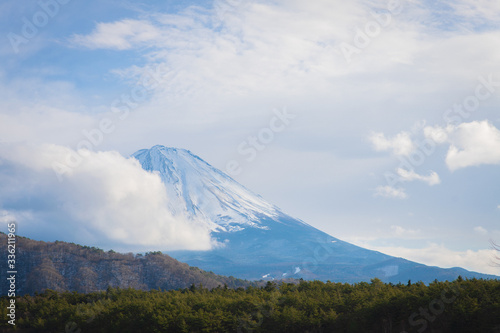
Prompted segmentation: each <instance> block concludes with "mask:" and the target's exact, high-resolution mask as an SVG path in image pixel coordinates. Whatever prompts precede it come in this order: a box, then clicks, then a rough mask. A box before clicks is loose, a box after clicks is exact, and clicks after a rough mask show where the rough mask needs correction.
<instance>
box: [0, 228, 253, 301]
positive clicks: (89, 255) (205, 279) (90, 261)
mask: <svg viewBox="0 0 500 333" xmlns="http://www.w3.org/2000/svg"><path fill="white" fill-rule="evenodd" d="M0 242H1V243H2V244H7V236H6V234H4V233H0ZM2 249H3V251H4V255H3V258H7V252H6V251H7V247H6V246H2ZM16 270H17V276H16V288H17V294H18V295H24V294H33V293H34V292H40V291H43V290H45V289H52V290H56V291H66V290H68V291H78V292H82V293H89V292H93V291H100V290H106V289H107V288H108V286H111V287H118V288H129V287H130V288H134V289H141V290H150V289H158V288H161V289H179V288H187V287H190V286H191V285H193V284H195V285H200V284H201V285H203V286H205V287H207V288H215V287H217V286H224V285H227V286H228V287H246V286H248V285H249V284H250V282H247V281H244V280H240V279H236V278H233V277H224V276H220V275H216V274H214V273H211V272H206V271H202V270H200V269H198V268H195V267H190V266H189V265H187V264H184V263H181V262H179V261H177V260H175V259H173V258H171V257H170V256H168V255H165V254H162V253H161V252H154V253H148V254H146V255H134V254H132V253H128V254H121V253H116V252H113V251H108V252H105V251H103V250H101V249H98V248H95V247H88V246H81V245H76V244H73V243H66V242H57V241H56V242H42V241H34V240H31V239H29V238H25V237H17V243H16ZM5 274H6V270H2V273H1V275H0V276H1V279H2V281H6V276H5ZM7 289H8V284H7V283H1V284H0V295H7Z"/></svg>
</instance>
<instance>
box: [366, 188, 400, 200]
mask: <svg viewBox="0 0 500 333" xmlns="http://www.w3.org/2000/svg"><path fill="white" fill-rule="evenodd" d="M374 196H376V197H385V198H395V199H406V198H408V195H407V194H406V192H405V190H404V189H402V188H395V187H391V186H379V187H377V188H376V189H375V194H374Z"/></svg>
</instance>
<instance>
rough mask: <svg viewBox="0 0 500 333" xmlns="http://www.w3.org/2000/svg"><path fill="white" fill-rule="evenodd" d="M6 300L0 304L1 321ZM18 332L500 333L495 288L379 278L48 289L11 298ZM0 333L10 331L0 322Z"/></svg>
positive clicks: (498, 289) (495, 284)
mask: <svg viewBox="0 0 500 333" xmlns="http://www.w3.org/2000/svg"><path fill="white" fill-rule="evenodd" d="M8 302H9V299H8V298H7V297H2V298H0V315H1V316H2V318H7V317H6V315H7V312H6V308H7V306H8ZM16 316H17V318H16V329H17V330H19V331H22V332H74V333H76V332H189V333H191V332H238V333H239V332H280V333H281V332H290V333H294V332H300V333H303V332H347V333H348V332H363V333H369V332H374V333H375V332H377V333H378V332H386V333H392V332H397V333H413V332H419V333H422V332H454V333H461V332H464V333H465V332H467V333H471V332H472V333H474V332H481V333H489V332H491V333H494V332H500V281H499V280H478V279H462V278H458V279H457V280H455V281H453V282H448V281H446V282H438V281H435V282H433V283H430V284H429V285H425V284H424V283H421V282H417V283H412V282H411V281H408V283H405V284H401V283H400V284H396V285H395V284H385V283H383V282H381V281H380V280H378V279H373V280H372V281H371V282H370V283H367V282H361V283H356V284H348V283H334V282H330V281H328V282H321V281H299V282H298V283H274V282H268V283H267V284H266V285H264V286H261V287H257V286H249V287H246V288H243V287H239V288H229V287H227V286H219V287H216V288H212V289H208V288H205V287H203V286H202V285H198V286H196V285H194V284H193V285H192V286H191V287H190V288H184V289H178V290H169V291H165V290H160V289H155V290H150V291H145V290H136V289H131V288H129V289H120V288H112V287H109V288H108V289H107V290H106V291H101V292H92V293H78V292H57V291H53V290H46V291H44V292H43V293H36V294H35V295H25V296H21V297H17V299H16ZM0 330H2V331H4V332H10V331H14V329H13V328H12V327H10V325H8V324H7V321H6V320H3V321H2V324H1V326H0Z"/></svg>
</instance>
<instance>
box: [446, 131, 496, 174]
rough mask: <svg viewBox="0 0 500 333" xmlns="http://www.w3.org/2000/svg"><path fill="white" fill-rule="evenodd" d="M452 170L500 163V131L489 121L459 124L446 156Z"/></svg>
mask: <svg viewBox="0 0 500 333" xmlns="http://www.w3.org/2000/svg"><path fill="white" fill-rule="evenodd" d="M446 164H447V165H448V167H449V168H450V170H457V169H460V168H466V167H469V166H478V165H482V164H500V131H499V130H498V129H497V128H496V127H495V126H493V125H492V124H491V123H490V122H489V121H481V122H479V121H474V122H470V123H462V124H460V125H458V126H457V127H456V129H455V131H454V133H453V134H452V138H451V146H450V149H449V150H448V154H447V156H446Z"/></svg>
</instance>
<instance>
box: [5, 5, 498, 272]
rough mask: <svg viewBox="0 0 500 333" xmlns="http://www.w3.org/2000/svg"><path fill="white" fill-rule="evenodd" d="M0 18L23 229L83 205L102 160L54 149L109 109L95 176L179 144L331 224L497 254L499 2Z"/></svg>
mask: <svg viewBox="0 0 500 333" xmlns="http://www.w3.org/2000/svg"><path fill="white" fill-rule="evenodd" d="M43 8H45V11H44V9H43ZM47 12H48V13H47ZM0 17H1V19H0V37H1V38H3V40H4V42H3V43H1V44H0V45H1V46H0V61H1V62H0V63H1V64H2V65H0V88H1V89H0V100H1V101H2V103H1V104H0V143H1V145H0V146H1V151H0V170H1V171H2V173H3V175H2V176H1V177H0V182H1V183H0V184H1V185H2V186H1V189H0V199H1V201H0V210H1V215H2V216H3V217H2V219H4V220H7V219H12V218H15V219H17V220H18V221H19V223H20V225H21V228H22V225H23V223H24V225H26V226H29V227H26V231H25V234H26V235H28V236H31V237H33V238H40V239H41V238H45V239H51V238H57V237H59V238H62V237H66V238H67V240H78V239H77V238H73V236H72V230H74V227H75V225H76V226H77V225H78V223H90V224H91V222H89V221H90V220H91V219H92V216H91V215H92V214H90V215H89V214H88V213H87V212H88V210H89V209H91V208H92V207H94V206H88V207H87V206H86V207H80V206H81V205H79V204H77V203H78V202H81V201H82V200H88V198H89V197H90V196H91V192H88V193H87V194H86V195H85V196H83V197H82V196H81V193H82V191H81V186H83V185H82V184H92V181H96V179H100V178H99V177H97V176H96V177H94V176H93V177H90V178H89V176H88V175H86V176H84V175H83V174H77V173H76V171H75V175H79V176H78V177H79V178H78V177H77V176H74V177H76V178H74V179H73V181H72V182H66V183H65V185H60V184H59V182H58V178H57V177H56V175H54V172H53V171H52V163H51V162H53V159H54V157H53V156H55V155H57V156H63V155H64V154H66V153H68V151H71V150H72V151H75V150H77V149H78V148H82V147H83V146H82V142H84V141H89V139H88V138H87V137H86V136H85V134H84V133H95V131H94V130H95V129H100V126H101V122H102V121H103V119H106V120H110V121H111V125H109V124H107V125H109V126H108V127H109V128H108V129H109V131H107V133H105V134H104V135H103V136H102V138H97V137H94V139H96V142H95V143H96V144H93V143H92V147H90V148H92V149H93V150H94V151H95V152H99V151H100V152H106V153H102V154H101V155H99V154H97V153H96V155H92V156H93V157H92V158H93V161H94V162H95V163H93V164H88V165H87V164H85V168H86V169H85V168H83V169H85V170H87V171H88V172H92V173H93V175H95V173H96V172H98V171H96V170H100V169H99V166H102V164H103V163H104V161H105V160H106V158H109V160H110V161H112V163H111V162H110V163H109V165H115V163H119V162H120V161H121V160H120V158H121V157H120V156H118V155H114V154H113V153H110V152H118V153H120V154H121V156H129V155H130V154H131V153H133V152H135V151H136V150H138V149H142V148H149V147H151V146H153V145H156V144H162V145H166V146H173V147H180V148H186V149H190V150H191V151H192V152H193V153H195V154H197V155H199V156H200V157H202V158H204V159H205V160H207V161H208V162H209V163H211V164H212V165H214V166H215V167H218V168H219V169H221V170H224V171H227V172H229V173H231V176H233V177H234V178H235V179H236V180H237V181H239V182H240V183H242V184H243V185H245V186H246V187H248V188H250V189H252V190H253V191H254V192H256V193H259V194H261V195H262V196H263V197H264V198H266V199H267V200H268V201H270V202H272V203H274V204H276V205H278V206H279V207H281V208H282V209H283V210H284V211H285V212H288V213H289V214H290V215H292V216H295V217H298V218H300V219H302V220H304V221H306V222H308V223H309V224H312V225H313V226H315V227H317V228H319V229H321V230H323V231H326V232H328V233H329V234H331V235H333V236H335V237H339V238H341V239H344V240H347V241H350V242H353V243H355V244H358V245H361V246H365V247H367V248H370V249H375V250H380V251H382V252H386V253H388V254H392V255H396V256H402V257H406V258H409V259H413V260H416V261H420V262H423V263H426V264H431V265H439V266H443V267H452V266H462V267H465V268H468V269H473V270H477V271H481V272H488V273H498V270H499V268H498V267H492V265H491V264H492V261H493V256H494V252H493V251H492V250H491V247H490V242H489V241H490V239H492V240H497V241H498V242H500V193H499V190H498V185H500V184H499V181H498V179H499V177H498V175H499V172H500V115H499V113H498V107H499V105H500V71H499V70H498V63H499V60H500V47H499V46H498V45H499V44H498V40H499V37H500V26H499V24H498V22H500V20H499V19H500V4H499V3H498V2H496V1H492V0H479V1H473V0H455V1H441V2H440V3H439V5H437V4H435V3H434V2H431V1H418V0H406V1H376V0H372V1H368V0H363V1H362V0H355V1H349V2H347V3H346V2H345V1H331V0H330V1H326V0H314V1H307V2H306V1H299V0H287V1H284V0H277V1H273V2H269V1H240V0H220V1H215V2H213V1H182V2H180V1H175V2H174V1H133V2H132V1H131V2H125V1H109V0H105V1H86V2H84V3H83V2H79V1H75V0H72V1H62V0H60V1H56V0H45V1H44V0H41V1H24V2H23V4H22V5H20V4H19V3H18V2H16V1H11V0H6V1H3V2H2V4H0ZM31 24H32V25H34V27H35V28H36V32H33V31H32V30H29V25H31ZM37 25H38V26H37ZM277 113H279V114H281V115H283V114H285V115H286V114H288V115H289V118H288V119H287V120H286V121H285V122H284V127H281V126H280V127H279V128H278V127H276V126H273V124H272V122H273V118H275V117H276V114H277ZM104 127H106V126H104ZM93 131H94V132H93ZM252 138H253V139H252ZM97 139H99V140H97ZM252 140H253V141H252ZM255 140H257V141H255ZM53 154H55V155H53ZM103 154H104V155H103ZM106 154H109V156H108V155H106ZM51 156H52V157H51ZM122 162H123V161H122ZM234 165H237V166H238V167H237V168H234ZM230 166H232V167H230ZM130 170H132V169H130ZM235 170H236V171H237V172H234V171H235ZM82 172H83V171H82ZM130 172H132V171H130ZM102 174H103V175H108V173H107V172H103V173H102ZM135 176H137V177H140V176H139V175H137V174H136V173H134V177H135ZM111 178H112V180H110V181H109V184H107V185H106V186H108V187H109V188H108V187H105V186H104V185H102V181H101V182H100V185H102V186H100V187H96V188H94V192H97V191H99V190H100V191H101V192H102V193H101V192H99V193H94V192H92V193H93V195H95V196H96V197H99V195H102V198H109V197H110V195H111V194H113V193H114V192H112V190H111V189H110V188H111V187H113V186H114V185H116V184H115V183H114V181H116V182H119V178H116V179H115V178H113V177H111ZM101 180H102V179H101ZM72 186H73V187H74V186H77V187H78V186H79V190H78V191H76V192H78V193H79V194H78V195H76V194H74V193H75V192H73V191H72V188H73V187H72ZM54 189H57V191H56V190H54ZM124 191H125V189H124ZM40 193H43V195H42V194H40ZM63 194H64V195H63ZM143 195H144V196H145V197H148V195H149V196H153V195H154V193H149V194H143ZM138 200H139V199H138ZM103 202H104V203H105V202H107V201H105V200H104V201H103ZM139 202H141V203H142V204H144V203H143V202H142V201H140V200H139ZM104 203H102V202H101V204H99V205H98V210H99V212H101V213H102V214H103V215H102V216H107V217H108V218H110V219H111V220H112V219H113V218H112V217H110V216H111V215H109V214H111V213H110V211H112V210H113V209H115V208H116V207H114V208H113V207H110V206H108V205H106V204H104ZM108 203H109V202H108ZM75 207H76V208H75ZM94 208H95V207H94ZM61 209H62V210H63V211H64V212H65V213H64V214H60V212H61ZM152 209H153V208H152ZM155 209H156V208H155ZM96 211H97V209H96ZM153 211H154V209H153ZM161 214H164V212H162V213H161ZM113 216H114V217H115V218H117V219H118V217H116V216H115V215H113ZM94 217H95V216H94ZM51 221H55V222H51ZM51 223H53V224H55V225H57V226H58V228H59V227H60V228H59V230H60V231H59V233H58V234H57V233H51V232H49V231H46V232H42V231H41V230H49V229H43V226H48V225H50V224H51ZM21 230H22V229H21ZM117 237H118V236H117ZM193 242H195V241H192V240H191V241H190V240H188V239H186V244H187V245H186V247H189V246H190V244H192V243H193ZM99 245H102V243H99ZM181 245H182V244H180V245H179V246H181Z"/></svg>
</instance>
